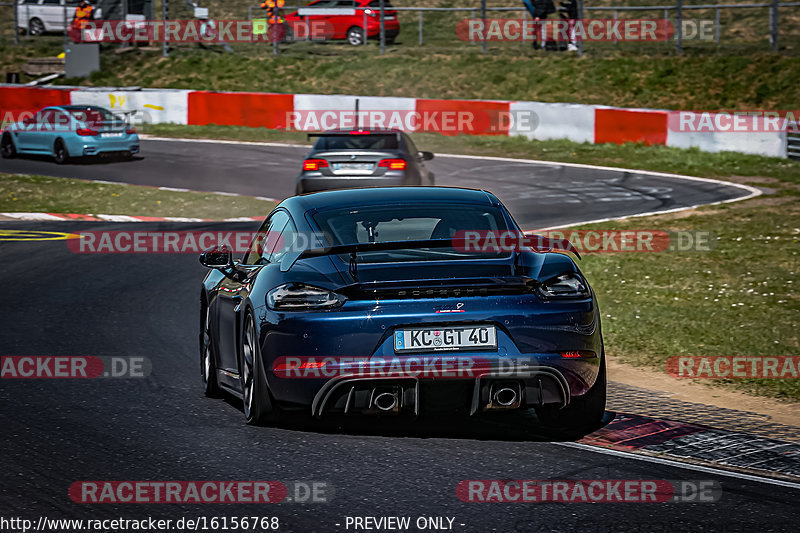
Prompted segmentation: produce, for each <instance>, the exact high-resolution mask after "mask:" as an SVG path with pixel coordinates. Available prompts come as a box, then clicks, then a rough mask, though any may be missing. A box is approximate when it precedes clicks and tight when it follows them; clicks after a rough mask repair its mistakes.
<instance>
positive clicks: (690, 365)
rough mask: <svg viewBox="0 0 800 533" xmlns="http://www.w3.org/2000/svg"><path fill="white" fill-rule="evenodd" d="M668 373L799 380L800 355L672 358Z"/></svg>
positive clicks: (701, 376)
mask: <svg viewBox="0 0 800 533" xmlns="http://www.w3.org/2000/svg"><path fill="white" fill-rule="evenodd" d="M666 370H667V374H669V375H670V376H672V377H673V378H695V379H754V378H764V379H790V378H793V379H797V378H798V377H800V356H788V355H785V356H739V355H735V356H712V357H706V356H690V355H679V356H675V357H670V358H669V359H668V360H667V365H666Z"/></svg>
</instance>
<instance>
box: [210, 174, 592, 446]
mask: <svg viewBox="0 0 800 533" xmlns="http://www.w3.org/2000/svg"><path fill="white" fill-rule="evenodd" d="M522 235H523V234H522V232H521V230H520V228H519V227H518V225H517V224H516V222H515V221H514V219H513V218H512V217H511V215H510V214H509V212H508V211H507V210H506V208H505V207H504V206H503V205H502V203H501V202H500V201H499V200H498V199H497V198H496V197H495V196H494V195H493V194H491V193H489V192H487V191H483V190H470V189H460V188H446V187H385V188H374V189H369V188H365V189H349V190H340V191H329V192H319V193H314V194H308V195H303V196H295V197H292V198H288V199H286V200H284V201H283V202H282V203H281V204H280V205H278V206H277V207H276V209H275V210H274V211H273V212H272V213H271V214H270V215H269V216H268V217H267V219H266V220H265V222H264V223H263V224H262V226H261V228H260V229H259V231H258V233H257V234H256V236H255V238H254V239H253V242H252V244H251V246H250V249H249V251H247V253H245V254H244V255H243V256H242V257H241V258H237V259H234V257H233V255H232V252H231V250H230V248H229V247H227V246H224V245H218V246H216V247H214V248H211V249H209V250H206V252H204V253H203V254H202V255H201V257H200V262H201V263H202V264H203V265H205V266H206V267H208V268H209V269H210V271H209V272H208V274H207V275H206V277H205V280H204V282H203V286H202V290H201V292H200V299H201V315H200V326H201V328H200V330H201V333H200V367H201V376H202V380H203V385H204V388H205V392H206V394H207V395H209V396H213V395H216V394H218V393H219V392H226V393H229V394H233V395H235V396H237V397H239V398H241V399H242V400H243V403H244V414H245V417H246V419H247V421H248V422H249V423H262V422H266V421H270V420H272V419H275V418H276V417H278V416H279V415H285V414H286V413H288V412H291V411H292V410H307V411H308V412H310V413H311V414H313V415H314V416H316V417H326V416H330V415H339V416H408V417H416V416H425V415H428V414H456V413H464V414H465V415H485V416H491V414H492V413H495V412H507V411H511V410H523V409H535V410H536V414H537V418H538V419H539V421H540V422H541V423H542V424H544V425H545V426H548V427H553V428H559V429H561V428H563V429H568V430H577V431H591V430H593V429H595V428H596V427H598V426H599V424H600V420H601V419H602V417H603V414H604V410H605V400H606V370H605V368H606V364H605V354H604V350H603V339H602V333H601V328H600V314H599V311H598V305H597V300H596V298H595V295H594V292H593V290H592V289H591V287H590V286H589V284H588V283H587V281H586V279H585V277H584V276H583V274H582V273H581V271H580V269H579V268H578V266H577V265H576V263H575V261H574V260H573V259H572V258H571V257H570V256H569V255H567V254H566V253H560V252H555V251H546V250H542V249H541V247H540V248H539V249H537V248H535V247H534V248H531V247H530V246H528V245H527V241H525V240H524V239H519V240H517V239H516V236H522ZM509 236H511V238H507V237H509Z"/></svg>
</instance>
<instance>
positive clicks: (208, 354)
mask: <svg viewBox="0 0 800 533" xmlns="http://www.w3.org/2000/svg"><path fill="white" fill-rule="evenodd" d="M202 328H203V331H202V332H201V333H200V376H201V377H202V379H203V392H204V393H205V395H206V396H208V397H215V396H217V395H218V394H219V386H218V385H217V365H216V362H215V361H214V342H213V339H212V338H211V313H210V312H209V309H208V307H206V306H203V323H202Z"/></svg>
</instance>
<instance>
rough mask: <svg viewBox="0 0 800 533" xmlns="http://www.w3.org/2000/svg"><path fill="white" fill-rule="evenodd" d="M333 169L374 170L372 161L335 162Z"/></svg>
mask: <svg viewBox="0 0 800 533" xmlns="http://www.w3.org/2000/svg"><path fill="white" fill-rule="evenodd" d="M333 170H372V163H334V164H333Z"/></svg>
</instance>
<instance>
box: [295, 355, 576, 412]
mask: <svg viewBox="0 0 800 533" xmlns="http://www.w3.org/2000/svg"><path fill="white" fill-rule="evenodd" d="M503 389H505V390H508V391H513V396H512V398H510V399H509V401H508V402H507V404H506V405H500V404H498V403H497V402H496V401H494V398H495V397H496V396H495V395H496V394H497V392H498V391H500V390H503ZM381 394H391V395H393V396H394V397H395V401H394V405H392V407H390V408H388V409H382V408H380V407H379V405H378V402H376V398H377V397H379V396H380V395H381ZM570 400H571V396H570V388H569V383H568V382H567V379H566V378H565V376H564V374H563V373H562V372H561V371H560V370H559V369H557V368H554V367H546V366H528V367H526V366H519V367H516V368H515V370H514V371H513V372H512V371H502V370H500V371H498V372H497V373H495V374H492V373H486V374H483V375H480V376H476V377H475V378H474V379H461V380H452V381H443V380H442V379H421V378H417V377H394V376H387V377H370V378H353V377H347V376H342V377H338V378H333V379H331V380H329V381H327V382H326V383H325V384H324V385H323V386H322V387H321V388H320V389H319V391H318V392H317V394H316V395H315V396H314V399H313V401H312V403H311V414H312V416H315V417H317V418H322V417H323V416H325V415H328V414H345V415H349V414H365V415H370V414H381V415H387V414H393V415H399V414H413V415H414V416H418V415H420V414H422V413H442V412H451V413H452V412H463V413H464V414H467V413H468V414H469V415H470V416H472V415H475V414H477V413H481V412H485V411H502V410H512V409H520V408H530V407H536V406H540V405H560V406H561V407H565V406H567V405H568V404H569V403H570Z"/></svg>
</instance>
